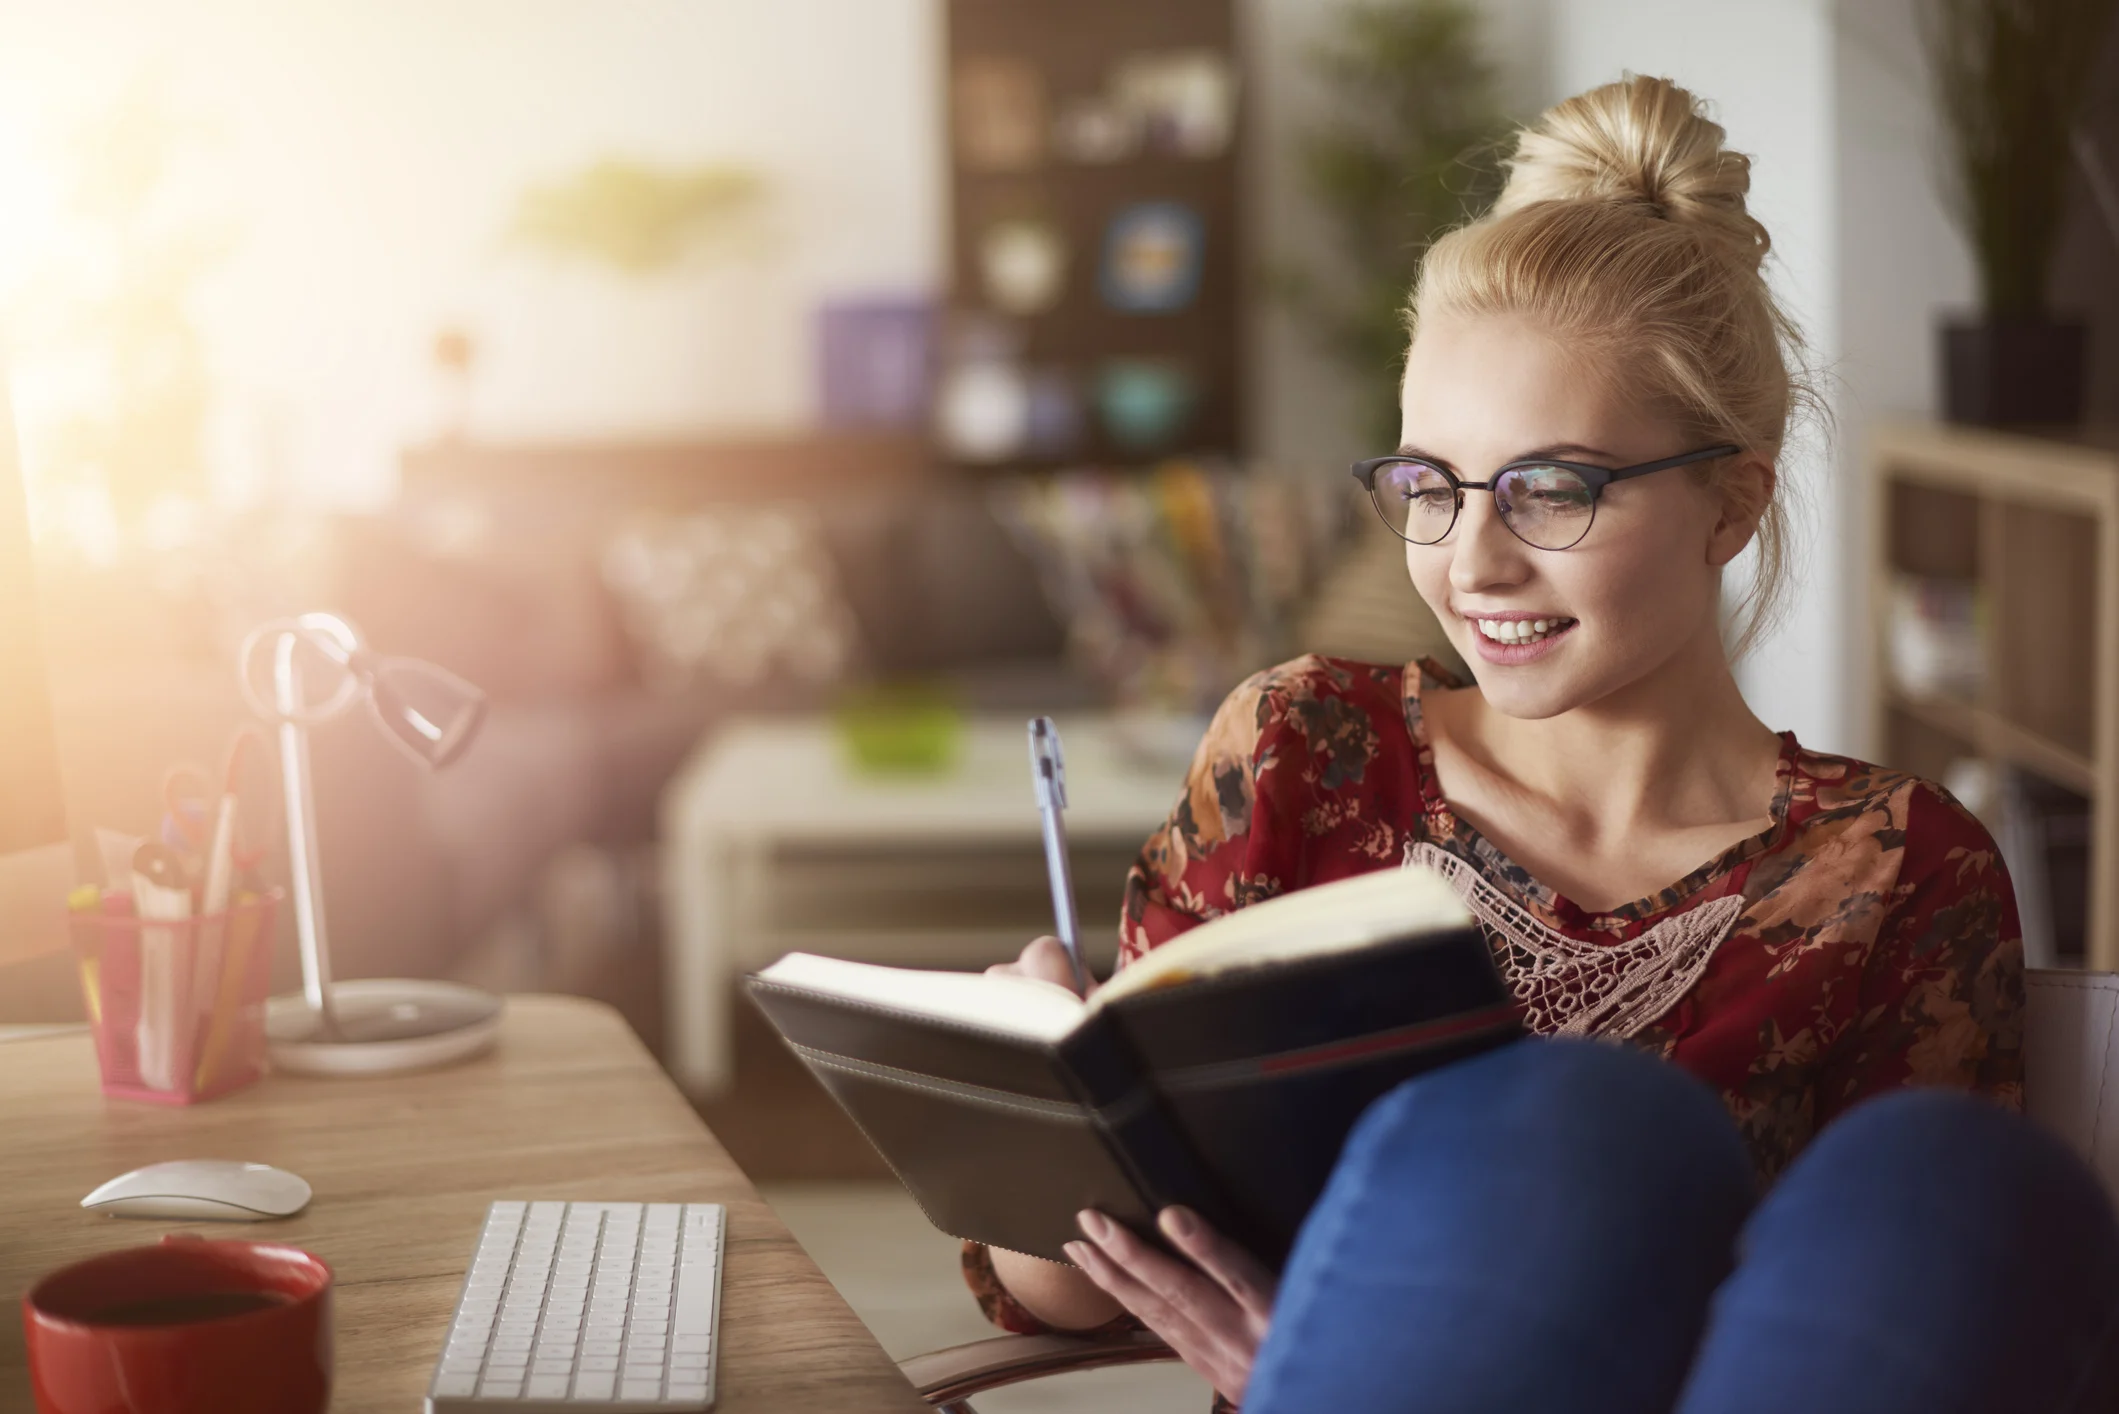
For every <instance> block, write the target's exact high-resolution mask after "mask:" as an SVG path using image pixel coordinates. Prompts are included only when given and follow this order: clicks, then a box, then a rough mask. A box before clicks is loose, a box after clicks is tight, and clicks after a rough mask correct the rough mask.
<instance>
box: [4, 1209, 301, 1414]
mask: <svg viewBox="0 0 2119 1414" xmlns="http://www.w3.org/2000/svg"><path fill="white" fill-rule="evenodd" d="M22 1325H23V1328H24V1330H25V1331H26V1332H27V1334H28V1337H29V1379H30V1388H31V1390H32V1391H33V1392H34V1393H35V1395H36V1398H37V1409H38V1414H324V1411H325V1409H326V1407H327V1406H328V1405H329V1404H330V1403H331V1268H329V1267H327V1266H325V1265H324V1264H323V1262H322V1261H320V1260H318V1259H317V1258H315V1257H312V1256H311V1255H310V1254H308V1253H307V1252H304V1251H302V1250H301V1249H300V1248H298V1247H284V1246H281V1245H280V1244H278V1243H274V1242H209V1241H206V1240H204V1239H201V1238H197V1237H191V1236H188V1235H185V1234H171V1235H170V1236H168V1237H165V1238H163V1239H162V1243H161V1245H160V1246H158V1247H131V1248H127V1249H126V1250H124V1251H122V1252H110V1253H106V1254H105V1255H103V1256H101V1257H91V1258H90V1259H89V1260H87V1261H85V1262H77V1263H75V1264H74V1265H73V1266H71V1267H64V1268H61V1269H60V1270H58V1271H56V1272H53V1273H52V1274H51V1275H49V1276H47V1277H45V1278H44V1279H43V1280H42V1281H40V1282H38V1283H37V1284H36V1285H35V1286H33V1287H31V1288H30V1292H29V1295H27V1296H25V1297H23V1298H22Z"/></svg>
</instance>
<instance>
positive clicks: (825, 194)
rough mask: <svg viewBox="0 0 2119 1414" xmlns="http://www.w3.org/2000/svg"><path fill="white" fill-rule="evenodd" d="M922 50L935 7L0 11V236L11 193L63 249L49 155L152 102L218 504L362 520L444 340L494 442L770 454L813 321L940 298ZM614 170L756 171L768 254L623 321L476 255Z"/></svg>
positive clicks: (931, 110)
mask: <svg viewBox="0 0 2119 1414" xmlns="http://www.w3.org/2000/svg"><path fill="white" fill-rule="evenodd" d="M939 42H940V28H939V0H772V3H770V4H764V3H756V0H627V3H625V4H623V5H608V4H594V3H583V2H582V0H449V3H447V4H440V5H436V4H427V3H421V0H373V2H372V3H364V4H347V3H342V2H341V0H276V3H273V4H258V3H253V2H252V0H187V3H186V4H184V5H181V6H175V5H166V4H162V3H160V0H69V3H68V4H66V5H53V4H43V3H28V0H0V186H5V187H6V188H7V190H6V192H5V198H6V199H7V200H8V201H9V202H10V203H13V204H14V205H15V208H16V209H11V210H10V211H9V212H8V216H9V221H8V223H5V224H19V221H18V211H19V208H20V206H21V205H22V204H23V203H22V200H21V198H22V196H23V194H24V193H25V192H31V193H32V195H33V197H35V198H41V200H34V201H32V202H31V203H30V204H37V205H40V206H41V207H42V208H45V209H43V210H42V211H41V213H40V214H41V216H42V217H43V218H44V220H43V225H44V227H45V230H46V234H47V235H48V234H50V233H51V232H52V231H54V230H59V229H60V228H59V227H57V226H56V225H55V218H54V216H53V213H52V212H51V211H50V210H49V207H50V206H51V201H50V187H51V185H52V182H51V178H52V176H53V172H52V167H53V164H54V163H55V162H56V160H57V159H58V158H59V157H60V155H61V154H62V153H63V150H64V147H65V144H66V142H67V140H68V138H69V129H70V127H71V126H72V125H73V124H74V123H75V122H77V121H78V120H79V119H80V118H81V117H83V116H85V115H87V114H89V113H91V112H93V111H94V110H95V109H97V108H98V107H99V106H102V105H104V104H107V103H108V102H109V101H110V100H111V99H112V98H113V97H114V96H115V95H116V94H118V93H119V92H120V91H121V90H122V89H123V88H124V86H125V85H126V84H127V83H128V82H129V81H130V80H131V79H132V78H133V77H134V76H136V75H138V74H141V73H156V74H159V75H160V76H161V79H162V81H163V82H164V83H165V85H166V87H167V89H168V91H169V94H170V96H171V101H172V106H173V107H174V108H175V110H176V111H177V112H179V113H180V114H182V115H183V116H184V117H185V118H186V119H187V120H188V121H191V122H193V123H195V124H196V126H197V129H198V132H199V137H200V141H199V144H198V158H197V160H196V162H195V163H194V164H193V168H192V170H190V171H189V172H188V174H187V176H186V178H185V181H184V182H183V184H182V187H183V192H184V198H185V202H186V204H188V205H190V206H192V207H194V208H196V209H197V210H198V211H199V212H201V213H204V214H205V216H206V217H207V218H208V219H209V220H210V221H211V222H213V223H214V224H216V225H218V226H220V227H222V228H224V229H225V230H226V231H227V232H229V233H230V234H231V235H232V237H233V238H234V245H233V248H232V251H231V254H230V256H229V258H228V260H227V263H226V265H225V267H224V269H223V272H222V275H221V276H220V278H218V279H217V280H216V281H215V283H214V284H213V286H212V287H211V288H210V290H209V291H208V294H207V296H206V298H204V299H203V300H202V302H201V309H200V313H201V318H202V322H203V323H204V325H205V326H206V330H207V333H208V335H209V341H210V349H211V353H212V356H213V359H214V361H215V363H216V365H217V373H218V375H219V377H220V379H221V381H222V383H223V385H224V387H225V388H226V390H227V393H228V396H227V398H226V399H225V400H224V401H225V408H224V417H223V425H222V427H221V429H220V430H221V452H222V456H221V458H220V461H221V463H222V467H223V471H224V474H226V475H228V476H232V477H234V478H236V479H237V480H239V481H243V480H247V481H251V482H258V481H265V482H272V481H278V482H284V483H287V484H289V485H291V486H292V487H293V488H294V489H295V490H296V491H297V492H298V493H299V494H300V495H301V496H302V497H303V498H305V499H313V500H322V501H327V502H339V503H347V502H352V503H374V502H377V501H379V500H381V499H383V498H385V497H387V495H388V494H389V493H390V491H391V490H392V488H393V487H394V485H395V465H396V457H397V451H398V448H399V446H400V445H401V444H402V443H403V442H404V441H405V440H407V439H408V438H409V437H413V436H417V435H418V434H419V433H420V432H421V431H422V430H423V429H424V427H425V426H426V425H428V424H429V423H431V420H432V418H433V416H434V406H433V405H434V403H435V400H436V387H435V379H434V377H433V375H432V371H431V368H430V366H429V362H428V357H429V355H428V350H429V348H430V346H431V342H432V340H433V337H434V335H435V333H436V332H437V331H438V330H439V329H440V328H441V327H443V326H444V325H445V324H450V323H462V324H464V325H465V326H467V327H468V328H469V329H470V330H471V331H472V332H473V334H474V335H475V336H476V337H477V339H478V341H479V346H480V352H481V362H480V368H479V373H478V378H477V381H476V385H475V386H476V397H475V402H474V405H473V408H472V421H473V425H474V428H475V429H476V430H478V431H480V432H483V433H486V434H489V435H495V436H508V437H541V436H579V435H595V434H597V433H608V432H628V433H654V432H665V433H669V432H684V431H692V430H697V429H700V428H702V427H728V426H732V425H733V426H751V427H775V426H779V427H785V426H793V425H797V424H799V423H801V422H802V421H803V420H805V419H806V418H807V417H808V416H809V415H810V413H811V408H812V388H813V381H814V380H813V377H812V370H811V348H810V327H811V326H810V320H809V316H810V312H811V310H812V309H813V307H814V305H815V304H816V302H817V301H818V300H820V299H822V298H825V297H827V296H829V295H831V294H834V293H844V292H852V291H859V292H876V291H891V292H924V291H927V290H931V289H932V288H934V287H935V286H936V285H937V284H938V283H939V280H940V277H941V234H940V233H941V230H942V202H943V190H942V178H941V167H940V150H939V122H940V112H939V104H940V81H939V53H938V46H939ZM611 154H617V155H625V156H632V157H640V158H646V159H649V160H661V161H670V162H700V161H732V162H738V163H746V164H752V165H756V166H758V167H761V168H763V169H765V170H766V172H767V174H768V176H769V177H770V178H771V180H772V183H773V188H774V209H773V214H772V216H771V222H772V234H773V238H772V239H771V241H770V242H769V248H768V249H767V250H766V252H765V253H763V254H762V255H760V256H759V257H758V258H756V259H753V260H750V261H748V262H746V263H744V264H742V265H739V266H735V267H731V268H729V269H727V270H725V271H721V272H718V273H714V274H710V275H706V276H703V277H682V278H677V279H672V280H665V281H659V282H656V283H654V284H644V285H640V286H637V287H628V286H626V285H625V283H624V282H623V281H621V280H618V279H616V278H614V277H611V276H607V275H605V274H602V273H601V272H596V271H587V270H565V269H552V268H547V267H544V266H541V265H539V264H537V263H535V262H534V261H531V260H528V259H524V258H521V257H519V256H515V255H511V254H509V253H507V252H506V251H504V250H503V249H502V248H501V247H500V243H499V241H498V237H499V235H500V233H501V232H502V231H503V230H504V228H505V226H506V223H507V221H508V218H509V216H510V213H511V211H512V209H513V206H514V202H515V200H516V198H517V196H518V195H519V193H520V192H521V191H522V190H523V189H524V188H525V187H526V186H528V185H529V184H531V183H533V182H537V181H541V180H549V179H551V178H553V177H556V176H564V175H567V174H569V173H570V172H571V171H572V170H573V169H575V168H576V167H578V166H579V165H581V164H585V163H587V162H589V161H591V160H594V159H596V158H599V157H602V156H605V155H611ZM39 179H42V180H41V182H40V180H39ZM26 243H27V238H26V237H25V236H23V235H22V233H21V232H20V231H19V230H18V231H17V232H16V233H15V234H14V239H13V240H12V242H10V240H9V239H8V235H7V233H6V232H0V294H5V293H6V287H7V286H8V285H9V284H10V283H13V284H15V285H16V286H17V288H18V290H19V287H20V286H21V285H22V284H23V283H24V282H27V281H31V280H34V279H35V278H36V275H35V272H34V271H33V270H32V269H31V268H30V260H29V255H30V252H28V251H26V250H25V249H24V246H25V244H26ZM59 244H62V245H63V239H62V240H61V241H60V242H59ZM44 254H47V255H48V254H50V252H49V251H48V250H47V251H46V252H44ZM61 254H62V255H63V251H62V252H61ZM10 257H13V266H12V268H9V266H8V261H9V258H10ZM25 401H26V402H28V401H31V400H30V399H28V398H26V399H25ZM24 411H25V422H29V423H32V425H31V426H30V427H29V428H28V429H27V435H28V436H29V437H30V440H31V451H32V454H33V455H34V453H35V445H36V444H35V439H36V430H37V429H36V427H35V426H34V418H35V409H34V407H25V410H24Z"/></svg>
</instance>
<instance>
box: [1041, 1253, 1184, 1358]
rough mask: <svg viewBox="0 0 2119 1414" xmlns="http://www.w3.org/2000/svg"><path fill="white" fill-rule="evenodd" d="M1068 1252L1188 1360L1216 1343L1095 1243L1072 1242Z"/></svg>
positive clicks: (1087, 1274)
mask: <svg viewBox="0 0 2119 1414" xmlns="http://www.w3.org/2000/svg"><path fill="white" fill-rule="evenodd" d="M1065 1250H1066V1253H1067V1255H1068V1256H1069V1257H1071V1258H1072V1259H1073V1260H1074V1264H1075V1265H1076V1266H1078V1267H1080V1268H1081V1269H1082V1273H1083V1274H1084V1275H1085V1276H1087V1277H1088V1278H1089V1280H1091V1281H1093V1282H1095V1283H1096V1284H1097V1286H1099V1287H1100V1288H1102V1289H1103V1291H1104V1293H1105V1294H1106V1295H1108V1296H1111V1297H1112V1298H1114V1299H1115V1300H1117V1302H1118V1303H1119V1304H1120V1305H1121V1306H1124V1307H1125V1308H1126V1309H1127V1310H1128V1311H1131V1312H1132V1313H1133V1314H1134V1315H1136V1316H1138V1317H1140V1319H1141V1320H1142V1321H1144V1322H1146V1323H1147V1326H1148V1329H1150V1330H1152V1331H1154V1332H1155V1333H1156V1334H1157V1335H1159V1336H1161V1337H1162V1338H1163V1339H1164V1340H1166V1341H1168V1342H1169V1343H1170V1347H1171V1348H1172V1349H1173V1350H1176V1351H1177V1352H1178V1353H1179V1354H1180V1355H1182V1356H1184V1357H1185V1358H1186V1359H1187V1360H1188V1361H1189V1360H1191V1359H1192V1358H1193V1357H1194V1356H1195V1355H1197V1354H1200V1353H1203V1352H1206V1351H1209V1350H1211V1349H1212V1348H1213V1346H1214V1342H1213V1341H1212V1340H1210V1339H1209V1338H1208V1337H1207V1335H1206V1333H1205V1332H1204V1331H1202V1330H1200V1329H1199V1327H1198V1325H1197V1324H1196V1323H1195V1322H1193V1321H1191V1320H1189V1319H1187V1318H1186V1317H1185V1316H1184V1315H1183V1314H1181V1313H1180V1312H1178V1311H1177V1310H1176V1309H1175V1308H1173V1307H1172V1306H1171V1305H1170V1304H1169V1303H1168V1302H1166V1301H1164V1300H1163V1299H1162V1298H1160V1297H1159V1296H1157V1295H1156V1294H1155V1292H1154V1291H1153V1290H1151V1289H1150V1288H1149V1287H1148V1286H1147V1285H1145V1284H1144V1283H1143V1282H1141V1280H1140V1279H1139V1278H1138V1277H1136V1276H1134V1275H1133V1273H1132V1272H1130V1271H1128V1270H1127V1269H1126V1268H1125V1267H1123V1266H1121V1265H1120V1264H1119V1263H1117V1262H1116V1261H1113V1260H1112V1258H1111V1257H1110V1256H1109V1255H1108V1254H1107V1253H1106V1252H1105V1251H1104V1249H1103V1248H1101V1247H1099V1246H1098V1245H1097V1244H1096V1243H1094V1242H1070V1243H1068V1244H1067V1245H1066V1249H1065Z"/></svg>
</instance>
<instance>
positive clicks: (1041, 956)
mask: <svg viewBox="0 0 2119 1414" xmlns="http://www.w3.org/2000/svg"><path fill="white" fill-rule="evenodd" d="M986 971H987V972H989V973H991V974H992V975H994V976H996V977H1029V978H1033V979H1035V980H1036V981H1039V982H1050V983H1052V984H1053V985H1054V986H1057V987H1065V988H1066V989H1067V990H1068V991H1070V992H1073V991H1075V986H1074V964H1073V963H1072V962H1070V961H1069V960H1068V958H1067V946H1066V944H1064V943H1062V942H1061V941H1060V940H1059V939H1058V938H1033V939H1031V941H1030V945H1029V946H1028V947H1026V948H1024V949H1023V952H1022V956H1020V957H1018V958H1017V959H1016V960H1015V961H1013V962H996V963H995V964H993V966H991V967H989V968H987V969H986ZM1088 995H1089V996H1094V995H1096V980H1095V979H1094V978H1091V979H1090V981H1089V991H1088Z"/></svg>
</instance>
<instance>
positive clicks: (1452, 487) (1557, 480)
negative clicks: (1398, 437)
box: [1354, 444, 1743, 550]
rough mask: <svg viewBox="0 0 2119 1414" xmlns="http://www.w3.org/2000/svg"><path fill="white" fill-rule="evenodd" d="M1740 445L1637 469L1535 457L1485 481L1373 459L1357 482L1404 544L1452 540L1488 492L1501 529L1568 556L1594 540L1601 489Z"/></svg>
mask: <svg viewBox="0 0 2119 1414" xmlns="http://www.w3.org/2000/svg"><path fill="white" fill-rule="evenodd" d="M1742 450H1743V449H1742V448H1741V447H1735V446H1730V445H1727V444H1725V445H1722V446H1719V447H1702V448H1700V450H1698V451H1696V452H1683V453H1680V454H1679V455H1677V456H1674V457H1663V458H1662V459H1660V460H1658V461H1652V462H1641V463H1639V464H1638V465H1635V466H1621V467H1609V466H1590V465H1588V464H1587V463H1585V462H1569V461H1554V460H1552V459H1551V458H1549V457H1531V458H1526V459H1525V460H1522V461H1513V462H1510V463H1509V464H1508V465H1507V466H1504V467H1502V468H1501V469H1500V470H1499V471H1497V472H1495V473H1494V474H1493V476H1492V478H1491V479H1489V480H1486V481H1466V480H1465V479H1464V478H1463V477H1461V476H1458V475H1457V474H1456V473H1455V472H1453V471H1451V470H1450V469H1449V468H1447V467H1444V466H1438V465H1437V464H1436V463H1434V462H1431V461H1429V460H1427V459H1426V458H1425V457H1408V456H1390V457H1370V458H1369V459H1368V460H1367V461H1362V462H1355V463H1354V479H1355V480H1356V481H1359V482H1360V483H1361V484H1362V485H1363V486H1366V487H1367V488H1368V493H1369V500H1370V501H1371V502H1373V503H1374V504H1375V507H1376V514H1377V515H1379V516H1382V517H1383V523H1384V524H1385V525H1387V526H1389V527H1390V528H1391V530H1392V532H1393V533H1395V534H1396V535H1397V536H1398V538H1399V539H1401V540H1409V541H1411V542H1412V543H1413V544H1415V545H1433V544H1435V543H1437V542H1438V541H1440V540H1441V539H1442V538H1443V537H1444V536H1446V535H1448V534H1449V532H1450V528H1451V527H1452V526H1454V525H1456V523H1457V513H1458V512H1459V511H1461V510H1463V509H1464V493H1465V492H1467V491H1487V492H1491V493H1492V495H1493V498H1494V507H1495V509H1497V510H1498V511H1499V512H1500V513H1501V523H1502V524H1503V525H1506V526H1507V527H1508V528H1509V529H1510V530H1512V531H1514V532H1515V535H1516V538H1517V539H1518V540H1521V541H1522V542H1523V543H1524V544H1526V545H1529V546H1532V547H1533V548H1535V549H1539V550H1566V549H1570V548H1572V547H1573V546H1575V545H1578V544H1580V543H1581V540H1582V537H1583V536H1585V535H1587V534H1589V526H1590V522H1592V521H1594V520H1595V519H1596V518H1597V500H1598V498H1599V497H1601V496H1602V495H1603V494H1604V488H1605V487H1606V486H1609V485H1610V484H1611V483H1612V482H1614V481H1624V480H1625V479H1626V478H1628V477H1630V476H1646V475H1648V473H1649V472H1651V471H1668V470H1669V469H1670V468H1671V467H1674V466H1691V465H1692V464H1693V463H1694V462H1704V461H1713V460H1714V459H1715V458H1716V457H1729V456H1735V455H1736V454H1737V453H1738V452H1740V451H1742Z"/></svg>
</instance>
